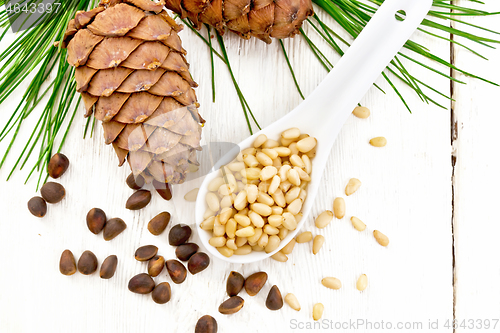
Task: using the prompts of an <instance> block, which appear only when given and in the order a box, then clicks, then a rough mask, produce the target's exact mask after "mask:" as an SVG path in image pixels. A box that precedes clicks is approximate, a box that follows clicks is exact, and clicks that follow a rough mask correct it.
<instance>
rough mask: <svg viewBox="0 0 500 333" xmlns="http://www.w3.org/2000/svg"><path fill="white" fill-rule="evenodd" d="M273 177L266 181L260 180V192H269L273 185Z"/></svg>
mask: <svg viewBox="0 0 500 333" xmlns="http://www.w3.org/2000/svg"><path fill="white" fill-rule="evenodd" d="M271 181H272V180H271V179H268V180H266V181H263V182H260V183H259V186H257V188H258V189H259V191H260V192H264V193H265V192H267V191H268V190H269V186H271Z"/></svg>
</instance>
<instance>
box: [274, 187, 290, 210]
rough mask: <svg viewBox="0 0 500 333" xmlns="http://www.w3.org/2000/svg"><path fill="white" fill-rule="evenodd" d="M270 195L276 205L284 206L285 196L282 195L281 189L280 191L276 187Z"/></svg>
mask: <svg viewBox="0 0 500 333" xmlns="http://www.w3.org/2000/svg"><path fill="white" fill-rule="evenodd" d="M271 197H272V198H273V200H274V202H275V203H276V205H278V206H279V207H285V206H286V200H285V196H284V195H283V191H281V189H277V190H276V191H274V193H273V194H272V195H271Z"/></svg>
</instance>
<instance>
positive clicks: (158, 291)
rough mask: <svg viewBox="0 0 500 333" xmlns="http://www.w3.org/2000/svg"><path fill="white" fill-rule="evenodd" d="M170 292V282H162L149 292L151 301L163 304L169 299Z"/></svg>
mask: <svg viewBox="0 0 500 333" xmlns="http://www.w3.org/2000/svg"><path fill="white" fill-rule="evenodd" d="M171 295H172V292H171V290H170V284H169V283H168V282H162V283H160V284H158V285H157V286H156V287H155V288H154V289H153V292H152V293H151V297H152V298H153V301H154V302H155V303H157V304H165V303H167V302H168V301H170V297H171Z"/></svg>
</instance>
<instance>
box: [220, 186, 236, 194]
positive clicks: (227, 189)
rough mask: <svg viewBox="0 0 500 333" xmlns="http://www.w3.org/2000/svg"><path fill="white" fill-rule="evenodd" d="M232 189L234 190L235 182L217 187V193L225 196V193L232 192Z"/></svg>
mask: <svg viewBox="0 0 500 333" xmlns="http://www.w3.org/2000/svg"><path fill="white" fill-rule="evenodd" d="M234 190H236V183H235V184H234V185H232V184H222V185H221V186H220V187H219V191H218V193H219V195H220V196H225V195H231V194H233V192H234Z"/></svg>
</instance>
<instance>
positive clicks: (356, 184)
mask: <svg viewBox="0 0 500 333" xmlns="http://www.w3.org/2000/svg"><path fill="white" fill-rule="evenodd" d="M360 187H361V181H360V180H359V179H357V178H351V179H349V182H348V183H347V185H346V187H345V195H347V196H350V195H352V194H354V192H356V191H357V190H358V189H359V188H360Z"/></svg>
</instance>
